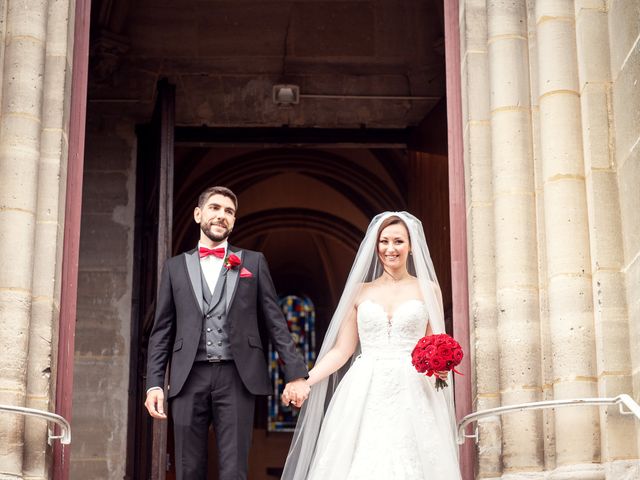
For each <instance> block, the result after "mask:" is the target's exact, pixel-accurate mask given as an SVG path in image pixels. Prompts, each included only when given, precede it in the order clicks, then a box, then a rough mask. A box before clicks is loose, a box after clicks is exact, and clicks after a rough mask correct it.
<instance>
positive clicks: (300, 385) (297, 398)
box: [282, 378, 311, 408]
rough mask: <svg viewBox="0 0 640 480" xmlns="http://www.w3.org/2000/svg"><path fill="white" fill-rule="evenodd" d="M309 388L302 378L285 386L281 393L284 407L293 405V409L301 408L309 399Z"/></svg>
mask: <svg viewBox="0 0 640 480" xmlns="http://www.w3.org/2000/svg"><path fill="white" fill-rule="evenodd" d="M310 391H311V387H309V384H308V383H307V381H306V380H305V379H304V378H298V379H297V380H294V381H292V382H289V383H287V384H286V385H285V387H284V391H283V392H282V403H283V404H284V405H289V404H293V405H294V406H295V407H298V408H300V407H302V404H303V403H304V402H305V400H306V399H307V398H309V392H310Z"/></svg>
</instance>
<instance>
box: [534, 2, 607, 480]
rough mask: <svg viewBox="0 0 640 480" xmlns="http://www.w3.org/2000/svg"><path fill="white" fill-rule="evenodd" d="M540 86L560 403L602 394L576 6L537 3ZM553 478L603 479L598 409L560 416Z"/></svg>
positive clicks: (551, 308)
mask: <svg viewBox="0 0 640 480" xmlns="http://www.w3.org/2000/svg"><path fill="white" fill-rule="evenodd" d="M535 13H536V25H537V28H536V30H537V40H538V86H539V95H540V97H539V104H540V140H541V152H540V154H541V155H540V156H541V162H542V182H543V189H544V215H545V233H546V242H545V243H546V252H547V255H546V258H547V281H548V296H549V297H548V298H549V318H550V334H551V350H552V353H553V358H552V363H553V372H554V384H553V391H554V397H555V398H557V399H560V398H580V397H594V396H597V393H598V391H597V377H596V356H595V332H594V317H593V300H592V298H593V297H592V284H591V282H592V278H591V259H590V256H589V251H590V248H589V230H588V218H587V203H586V190H585V178H584V163H583V150H582V134H581V132H582V127H581V122H580V118H581V109H580V91H579V85H578V71H577V70H578V61H577V54H576V30H575V14H574V4H573V1H571V0H538V1H537V2H536V11H535ZM555 427H556V428H555V432H556V460H557V468H556V469H555V470H554V471H553V472H552V474H551V477H550V478H552V479H553V480H559V479H567V480H569V479H575V478H581V479H601V478H604V476H603V469H602V467H601V466H600V465H598V462H599V461H600V433H599V418H598V411H597V409H595V408H594V409H588V408H584V407H574V408H563V409H558V410H557V411H556V413H555Z"/></svg>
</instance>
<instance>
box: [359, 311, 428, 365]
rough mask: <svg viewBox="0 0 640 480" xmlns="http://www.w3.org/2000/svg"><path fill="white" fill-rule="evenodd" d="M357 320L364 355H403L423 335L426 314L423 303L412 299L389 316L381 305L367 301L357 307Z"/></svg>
mask: <svg viewBox="0 0 640 480" xmlns="http://www.w3.org/2000/svg"><path fill="white" fill-rule="evenodd" d="M357 321H358V334H359V336H360V346H361V348H362V353H363V354H368V355H369V354H373V355H376V356H380V355H385V354H389V355H390V356H396V355H398V354H400V355H403V356H404V354H406V353H411V351H412V350H413V347H415V345H416V342H417V341H418V340H419V339H420V338H421V337H423V336H424V334H425V330H426V328H427V311H426V308H425V306H424V303H423V302H422V301H421V300H417V299H413V300H407V301H405V302H402V303H401V304H399V305H398V306H397V307H396V310H395V311H394V312H393V314H392V315H389V314H388V312H386V311H385V310H384V307H383V306H382V305H380V304H379V303H376V302H374V301H373V300H370V299H367V300H364V301H363V302H362V303H360V305H359V306H358V312H357ZM405 358H406V357H405Z"/></svg>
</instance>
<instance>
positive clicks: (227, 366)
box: [170, 361, 255, 480]
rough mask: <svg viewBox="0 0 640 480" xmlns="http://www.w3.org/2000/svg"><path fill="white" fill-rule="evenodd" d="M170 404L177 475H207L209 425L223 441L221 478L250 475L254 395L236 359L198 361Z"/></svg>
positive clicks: (241, 479)
mask: <svg viewBox="0 0 640 480" xmlns="http://www.w3.org/2000/svg"><path fill="white" fill-rule="evenodd" d="M170 408H171V416H172V418H173V426H174V439H175V448H176V451H175V457H176V459H175V464H176V477H177V480H206V478H207V442H208V432H209V425H210V424H213V429H214V432H215V435H216V443H217V446H218V465H219V480H246V478H247V468H248V460H249V448H250V447H251V434H252V433H253V413H254V409H255V397H254V395H252V394H251V393H249V391H248V390H247V389H246V387H245V386H244V384H243V383H242V379H241V378H240V375H238V371H237V370H236V366H235V364H234V363H233V362H232V361H229V362H221V363H208V362H196V363H194V365H193V368H192V369H191V372H190V373H189V377H188V378H187V381H186V383H185V384H184V386H183V387H182V390H181V391H180V393H179V394H178V395H177V396H176V397H174V398H173V399H171V402H170Z"/></svg>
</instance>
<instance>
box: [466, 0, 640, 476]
mask: <svg viewBox="0 0 640 480" xmlns="http://www.w3.org/2000/svg"><path fill="white" fill-rule="evenodd" d="M461 12H462V14H461V45H462V52H461V54H462V55H461V58H462V74H463V85H464V87H463V89H464V92H463V98H464V99H463V111H464V122H465V123H464V132H465V163H466V174H467V179H466V180H467V193H468V195H467V199H468V212H469V214H468V224H469V228H468V232H469V237H468V241H469V251H470V256H469V258H470V266H469V267H470V268H469V282H470V304H471V309H470V311H471V315H472V318H471V321H472V331H473V333H472V337H473V344H474V347H475V352H474V353H475V358H476V380H475V384H474V386H473V387H474V391H475V408H476V409H477V410H481V409H484V408H490V407H494V406H498V405H508V404H514V403H520V402H524V401H536V400H547V399H560V398H580V397H595V396H607V397H610V396H615V395H618V394H620V393H629V394H633V395H634V396H635V398H636V400H638V399H640V395H639V393H640V392H639V385H640V384H639V383H638V374H637V370H638V365H639V363H638V360H639V359H640V357H639V353H640V349H639V348H638V347H637V345H638V344H639V342H638V341H637V340H638V334H639V333H640V326H639V324H638V310H639V305H640V303H639V301H638V300H637V299H638V298H640V274H639V273H638V272H640V267H638V252H639V250H640V248H639V247H640V221H639V217H638V213H637V212H638V207H640V201H639V199H640V197H639V196H638V195H639V193H638V192H639V191H640V190H639V189H638V188H637V185H638V184H639V183H638V180H640V178H639V175H640V166H639V165H640V163H639V162H638V153H637V144H638V138H639V136H638V135H639V133H640V114H638V111H640V108H638V107H639V106H638V99H639V98H640V97H639V96H638V89H637V86H636V85H635V83H634V82H637V79H638V73H640V72H639V70H640V57H639V55H638V25H639V24H640V23H639V15H640V6H638V4H637V2H626V1H624V0H615V1H609V2H605V1H587V0H575V1H569V0H563V1H551V0H535V1H534V0H530V1H527V0H520V1H514V2H502V1H498V0H495V1H494V0H488V1H487V0H463V1H461ZM629 339H630V340H631V342H629ZM496 340H497V341H496ZM632 374H633V378H634V379H635V380H634V382H633V383H632ZM636 438H637V432H636V429H635V428H634V423H633V420H632V419H630V418H629V417H622V416H620V415H619V414H618V413H617V408H614V407H612V408H604V409H600V410H597V409H587V408H567V409H560V410H557V411H556V412H555V413H552V412H550V411H548V412H545V413H520V414H513V415H509V416H504V417H501V418H498V417H494V418H491V419H487V420H485V421H483V422H481V424H480V445H479V464H478V472H479V476H480V477H481V478H503V479H506V478H509V479H516V478H551V479H570V478H589V479H605V478H606V479H616V480H618V479H622V478H636V477H635V476H637V475H638V474H639V472H638V461H637V458H638V448H637V443H636ZM634 475H635V476H634Z"/></svg>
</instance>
